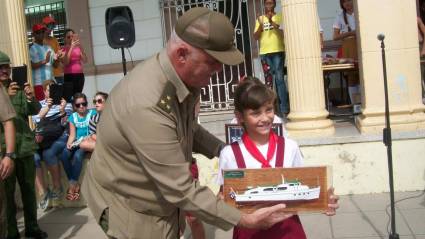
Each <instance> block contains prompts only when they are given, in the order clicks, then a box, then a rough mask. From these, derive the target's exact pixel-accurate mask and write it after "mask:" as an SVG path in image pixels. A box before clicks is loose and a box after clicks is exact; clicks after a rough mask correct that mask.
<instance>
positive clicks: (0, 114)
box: [0, 84, 16, 152]
mask: <svg viewBox="0 0 425 239" xmlns="http://www.w3.org/2000/svg"><path fill="white" fill-rule="evenodd" d="M0 106H1V107H0V122H2V123H3V122H6V121H8V120H10V119H12V118H14V117H16V112H15V109H13V106H12V104H11V103H10V99H9V95H8V94H7V92H6V88H4V87H3V86H2V85H1V84H0ZM0 138H3V137H2V136H1V134H0ZM0 152H1V147H0Z"/></svg>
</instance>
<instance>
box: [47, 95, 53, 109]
mask: <svg viewBox="0 0 425 239" xmlns="http://www.w3.org/2000/svg"><path fill="white" fill-rule="evenodd" d="M46 103H47V108H49V109H50V108H52V105H53V99H52V98H47V100H46Z"/></svg>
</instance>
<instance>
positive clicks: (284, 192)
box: [230, 176, 320, 203]
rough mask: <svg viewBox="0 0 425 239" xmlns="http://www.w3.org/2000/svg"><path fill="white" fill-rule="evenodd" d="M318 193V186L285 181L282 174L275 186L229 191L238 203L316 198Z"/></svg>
mask: <svg viewBox="0 0 425 239" xmlns="http://www.w3.org/2000/svg"><path fill="white" fill-rule="evenodd" d="M319 195H320V186H318V187H314V188H310V187H309V186H306V185H302V184H301V182H300V181H298V180H295V181H290V182H286V183H285V181H284V179H283V176H282V183H281V184H279V185H276V186H269V187H256V188H250V189H248V190H246V191H245V192H244V193H243V194H237V193H235V192H234V191H233V190H231V192H230V197H231V198H233V199H235V201H236V202H239V203H243V202H264V201H295V200H313V199H318V198H319Z"/></svg>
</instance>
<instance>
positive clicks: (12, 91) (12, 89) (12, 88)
mask: <svg viewBox="0 0 425 239" xmlns="http://www.w3.org/2000/svg"><path fill="white" fill-rule="evenodd" d="M18 90H19V86H18V83H16V82H14V81H12V82H10V85H9V87H8V88H7V94H8V95H9V96H15V95H16V93H17V92H18Z"/></svg>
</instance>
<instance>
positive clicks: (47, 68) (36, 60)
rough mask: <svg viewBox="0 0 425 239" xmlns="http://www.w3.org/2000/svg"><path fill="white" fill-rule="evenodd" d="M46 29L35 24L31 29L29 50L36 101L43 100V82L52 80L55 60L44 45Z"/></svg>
mask: <svg viewBox="0 0 425 239" xmlns="http://www.w3.org/2000/svg"><path fill="white" fill-rule="evenodd" d="M45 32H46V27H45V26H44V25H42V24H35V25H34V26H33V27H32V36H33V38H34V42H33V44H32V46H31V48H30V58H31V69H32V80H33V85H34V92H35V98H36V99H37V100H39V101H40V100H43V99H44V93H43V86H42V84H43V82H44V81H45V80H49V79H53V68H52V66H53V65H54V64H56V61H57V59H55V57H56V55H55V52H54V51H53V49H52V48H51V47H50V46H49V45H47V44H44V34H45Z"/></svg>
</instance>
